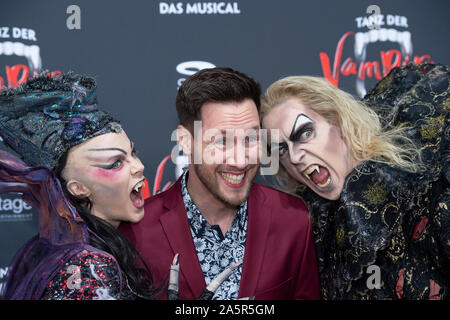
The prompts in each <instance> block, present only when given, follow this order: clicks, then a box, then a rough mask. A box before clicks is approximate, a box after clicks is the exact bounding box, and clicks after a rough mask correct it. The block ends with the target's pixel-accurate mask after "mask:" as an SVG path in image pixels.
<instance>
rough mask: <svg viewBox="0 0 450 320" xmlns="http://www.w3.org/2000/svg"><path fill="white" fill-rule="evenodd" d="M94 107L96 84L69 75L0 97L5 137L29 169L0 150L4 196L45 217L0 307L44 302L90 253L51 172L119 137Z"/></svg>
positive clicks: (13, 270) (17, 262)
mask: <svg viewBox="0 0 450 320" xmlns="http://www.w3.org/2000/svg"><path fill="white" fill-rule="evenodd" d="M96 100H97V99H96V85H95V81H94V80H93V79H92V78H88V77H84V76H79V75H75V74H72V73H69V74H64V75H62V76H60V77H57V78H51V77H49V76H48V75H40V76H38V77H35V78H33V79H31V80H29V81H28V82H27V83H25V84H23V85H21V86H19V87H18V88H17V89H7V90H6V91H2V92H0V136H1V137H2V138H3V140H4V142H5V144H6V145H8V146H10V147H11V148H12V149H13V150H14V151H15V152H17V153H18V154H19V156H20V157H21V158H22V160H23V161H24V162H25V164H24V163H22V161H20V160H19V159H18V158H16V157H15V156H13V155H11V154H9V153H8V152H5V151H3V150H0V193H20V194H22V197H23V198H24V199H25V200H26V201H27V202H28V203H30V204H32V205H33V207H34V208H36V209H37V210H39V214H40V228H39V235H37V236H36V237H34V238H32V239H31V240H30V241H29V242H27V243H26V244H25V245H24V246H23V248H22V249H21V250H20V251H19V252H18V253H17V255H16V257H15V258H14V261H13V263H12V264H11V266H10V268H9V269H8V277H7V281H6V284H5V285H4V286H3V288H2V292H1V293H0V299H2V298H3V299H39V298H40V297H41V296H42V293H43V292H44V290H45V287H46V285H47V284H48V282H49V281H50V280H51V279H52V277H53V276H54V275H55V273H56V272H57V271H58V270H59V269H60V268H61V266H62V264H64V263H65V261H67V260H68V259H69V258H70V257H72V256H73V255H75V254H76V253H78V252H80V251H81V250H83V249H86V248H89V250H93V249H92V248H91V247H88V246H89V237H90V234H89V232H88V229H87V226H86V223H85V222H84V221H83V219H82V218H81V217H80V216H79V214H78V212H77V211H76V209H75V207H74V206H73V205H72V204H71V203H70V201H69V200H68V199H67V198H66V197H65V195H64V192H63V190H62V187H61V184H60V182H59V180H58V179H57V178H56V176H55V173H54V172H53V170H54V169H55V168H56V167H57V166H58V165H59V161H60V159H61V157H62V156H63V155H64V154H66V153H67V152H68V150H69V149H70V148H71V147H73V146H75V145H77V144H80V143H82V142H84V141H86V140H88V139H90V138H93V137H95V136H98V135H101V134H104V133H108V132H120V130H121V126H120V125H119V124H118V123H117V121H116V120H114V119H113V117H112V116H111V115H109V114H108V113H106V112H104V111H101V110H99V109H97V105H96Z"/></svg>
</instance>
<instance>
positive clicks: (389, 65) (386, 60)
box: [381, 49, 402, 77]
mask: <svg viewBox="0 0 450 320" xmlns="http://www.w3.org/2000/svg"><path fill="white" fill-rule="evenodd" d="M394 57H395V60H394V61H393V62H392V59H393V58H394ZM401 61H402V53H401V52H400V50H397V49H391V50H388V51H387V52H384V51H381V64H382V65H383V76H384V77H385V76H387V75H388V73H389V72H391V70H392V69H393V68H395V67H400V63H401Z"/></svg>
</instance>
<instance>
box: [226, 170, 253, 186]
mask: <svg viewBox="0 0 450 320" xmlns="http://www.w3.org/2000/svg"><path fill="white" fill-rule="evenodd" d="M246 173H247V171H244V172H220V176H221V177H222V178H223V180H225V182H226V183H227V185H230V186H232V187H240V186H241V185H243V184H244V182H245V176H246Z"/></svg>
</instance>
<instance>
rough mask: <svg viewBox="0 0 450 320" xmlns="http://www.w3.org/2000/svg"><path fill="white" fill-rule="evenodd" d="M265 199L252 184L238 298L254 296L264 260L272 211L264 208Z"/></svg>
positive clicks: (255, 185)
mask: <svg viewBox="0 0 450 320" xmlns="http://www.w3.org/2000/svg"><path fill="white" fill-rule="evenodd" d="M265 201H266V197H265V196H264V194H263V193H262V192H261V190H260V186H259V185H258V184H256V183H255V184H253V187H252V190H251V191H250V195H249V197H248V224H247V240H246V244H245V252H244V265H243V267H242V276H241V283H240V286H239V296H238V297H239V298H243V297H250V296H254V295H255V290H256V286H257V284H258V279H259V278H260V277H261V276H263V275H261V274H260V273H261V266H262V262H263V258H264V252H265V250H264V249H265V247H266V240H267V236H268V233H269V227H270V221H271V219H272V210H271V209H270V207H267V208H266V207H265V206H264V202H265Z"/></svg>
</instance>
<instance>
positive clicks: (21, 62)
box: [0, 26, 61, 90]
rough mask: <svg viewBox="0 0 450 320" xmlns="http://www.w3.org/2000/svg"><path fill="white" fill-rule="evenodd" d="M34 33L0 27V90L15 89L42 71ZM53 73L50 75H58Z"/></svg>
mask: <svg viewBox="0 0 450 320" xmlns="http://www.w3.org/2000/svg"><path fill="white" fill-rule="evenodd" d="M37 41H38V39H37V34H36V31H35V30H33V29H30V28H23V27H14V26H13V27H10V26H0V67H1V66H2V65H3V66H4V67H1V69H3V70H4V73H3V74H2V71H1V69H0V90H2V89H3V88H5V87H9V88H16V87H17V86H18V85H19V84H21V83H24V82H26V81H27V80H28V78H29V77H32V76H34V75H37V74H38V73H40V72H41V69H42V59H41V49H40V47H39V46H38V45H37ZM60 73H61V72H60V71H54V72H52V73H51V74H52V75H55V74H60Z"/></svg>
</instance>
